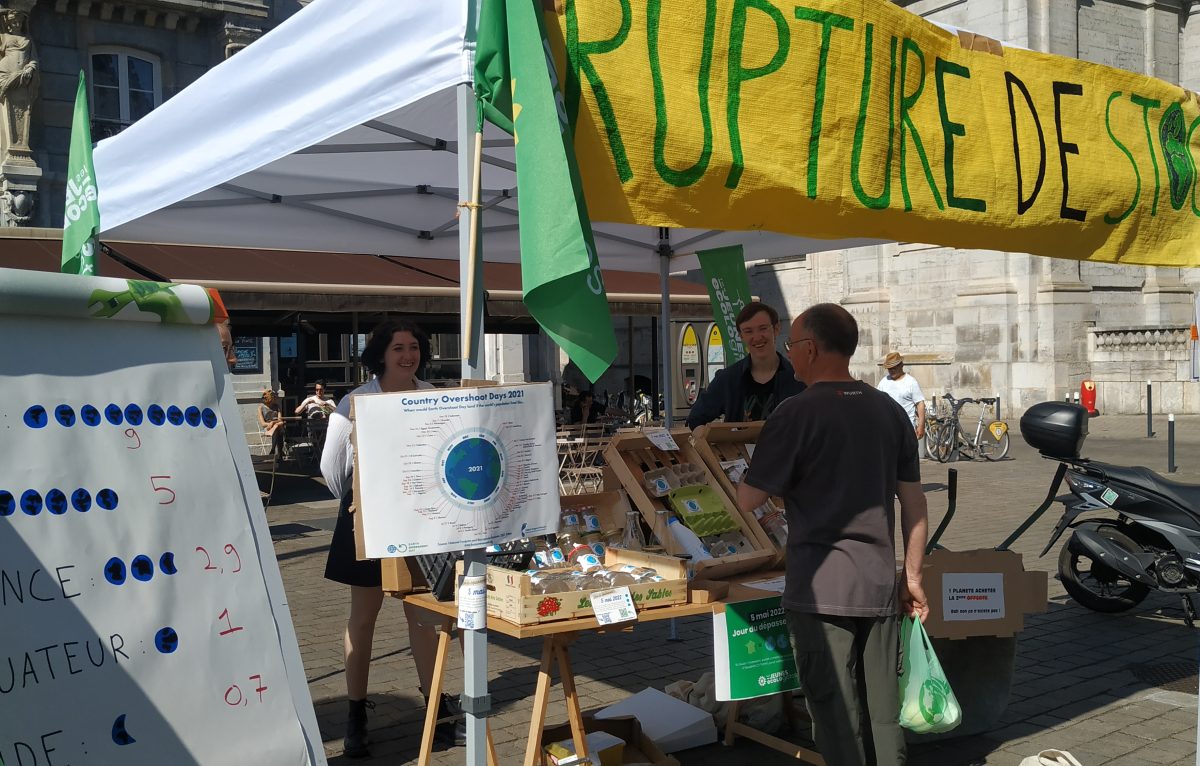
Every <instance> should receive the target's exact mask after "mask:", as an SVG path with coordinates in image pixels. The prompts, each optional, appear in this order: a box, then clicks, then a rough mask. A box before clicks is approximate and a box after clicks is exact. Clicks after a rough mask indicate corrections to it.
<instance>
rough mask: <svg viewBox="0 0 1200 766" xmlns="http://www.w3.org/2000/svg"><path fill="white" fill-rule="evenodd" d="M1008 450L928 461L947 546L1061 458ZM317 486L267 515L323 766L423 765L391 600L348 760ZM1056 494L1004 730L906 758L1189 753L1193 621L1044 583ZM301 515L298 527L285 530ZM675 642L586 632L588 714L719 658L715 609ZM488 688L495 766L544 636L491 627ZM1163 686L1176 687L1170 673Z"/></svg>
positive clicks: (459, 753)
mask: <svg viewBox="0 0 1200 766" xmlns="http://www.w3.org/2000/svg"><path fill="white" fill-rule="evenodd" d="M1013 425H1014V433H1013V437H1014V439H1013V444H1012V449H1011V452H1010V458H1009V459H1006V460H1004V461H1001V462H999V463H983V462H979V463H960V464H957V465H953V466H944V465H938V464H936V463H930V462H925V463H923V471H924V476H925V483H926V489H927V492H928V496H929V501H930V519H931V528H933V527H936V525H937V523H938V522H939V521H940V520H941V519H942V517H943V516H944V515H945V512H946V506H947V496H946V491H945V482H946V477H947V473H946V471H947V469H948V468H951V467H953V468H956V469H957V471H958V477H959V493H958V506H957V513H956V515H955V518H954V519H953V521H952V522H951V524H950V525H949V527H948V530H947V533H946V535H945V537H944V538H943V543H944V544H945V545H946V546H947V547H948V548H950V549H952V550H966V549H971V548H980V547H993V546H995V545H997V544H998V543H999V542H1000V541H1001V540H1003V539H1004V538H1005V537H1006V536H1007V535H1008V533H1010V532H1011V531H1012V530H1014V529H1015V528H1016V527H1017V525H1018V524H1019V523H1020V522H1021V521H1022V520H1023V519H1024V518H1025V517H1026V516H1027V515H1028V514H1029V513H1030V512H1031V511H1032V510H1033V509H1034V508H1035V507H1037V505H1038V504H1039V503H1040V502H1041V500H1042V498H1043V497H1044V496H1045V494H1046V491H1047V489H1048V487H1049V484H1050V481H1051V478H1052V477H1053V473H1054V469H1055V464H1054V463H1053V462H1051V461H1047V460H1044V459H1042V458H1040V457H1039V456H1038V455H1037V454H1036V452H1034V451H1033V450H1032V449H1030V448H1029V447H1028V446H1026V445H1025V443H1024V442H1023V441H1022V440H1021V439H1020V438H1018V437H1017V434H1016V433H1015V430H1016V429H1015V423H1014V424H1013ZM1176 425H1177V457H1176V462H1177V463H1178V465H1179V466H1180V467H1179V471H1178V473H1176V474H1175V475H1174V476H1172V477H1171V478H1174V479H1176V480H1178V481H1185V482H1194V483H1200V418H1181V419H1180V421H1179V422H1178V423H1177V424H1176ZM1155 427H1156V429H1157V431H1158V435H1157V437H1156V438H1153V439H1148V438H1146V421H1145V418H1144V417H1141V418H1139V417H1132V416H1130V417H1100V418H1096V419H1093V420H1092V421H1091V436H1090V437H1089V439H1088V442H1087V444H1086V446H1085V449H1084V454H1086V455H1089V456H1091V457H1093V458H1095V459H1098V460H1104V461H1107V462H1112V463H1119V464H1125V465H1146V466H1149V467H1151V468H1153V469H1154V470H1156V471H1159V472H1160V473H1165V472H1166V464H1167V456H1166V450H1167V446H1166V444H1167V439H1166V435H1167V424H1166V419H1165V418H1159V419H1157V421H1156V423H1155ZM326 497H327V495H326V493H325V490H324V487H323V486H321V484H320V483H319V481H317V480H314V479H311V478H308V477H306V476H303V475H301V474H296V475H294V476H281V477H280V479H279V481H278V483H277V485H276V493H275V498H274V500H273V505H272V506H271V507H270V508H269V509H268V518H269V520H270V523H271V525H272V529H273V532H274V533H275V536H276V542H275V549H276V552H277V554H278V557H279V562H280V567H281V569H282V572H283V580H284V584H285V587H286V589H287V592H288V596H289V599H290V602H291V606H292V610H293V611H292V615H293V620H294V622H295V625H296V633H297V635H298V637H299V641H300V651H301V654H302V656H303V659H304V664H305V668H306V671H307V674H308V679H309V687H310V689H311V691H312V698H313V702H314V704H315V706H316V711H317V717H318V720H319V723H320V727H321V732H322V734H323V738H324V740H325V751H326V753H327V754H328V755H329V757H330V763H332V764H343V763H368V764H385V763H386V764H415V763H416V761H417V757H416V754H417V749H418V745H419V741H420V734H421V725H422V715H423V711H422V709H421V707H420V704H421V697H420V694H419V692H418V691H417V681H416V676H415V672H414V668H413V665H412V661H411V659H410V657H409V650H408V639H407V633H406V628H405V623H404V620H403V613H402V610H401V609H400V605H399V604H398V603H393V602H388V603H385V604H384V609H383V612H382V614H381V615H380V620H379V625H378V628H377V631H376V638H375V660H374V663H373V665H372V675H371V698H372V699H373V700H375V701H376V703H377V707H376V709H375V711H374V714H373V715H372V717H371V736H372V740H373V742H374V745H373V748H372V751H373V758H371V759H368V760H365V761H350V760H348V759H345V758H344V757H342V756H341V735H342V727H343V722H344V720H345V719H344V715H345V702H344V694H345V687H344V680H343V677H342V670H341V665H342V648H341V635H342V628H343V624H344V620H345V618H346V615H347V611H348V599H347V594H346V592H345V589H344V588H343V587H342V586H339V585H336V584H334V583H330V582H328V581H326V580H325V579H323V577H322V572H323V567H324V563H325V551H326V548H327V546H328V544H329V540H330V537H331V532H330V531H329V530H332V528H333V517H334V515H335V513H336V508H335V506H334V503H333V501H331V500H326V499H325V498H326ZM1060 508H1061V506H1058V505H1057V504H1056V505H1055V506H1053V507H1052V508H1051V509H1050V510H1049V511H1047V512H1046V514H1045V515H1044V516H1043V518H1042V519H1041V520H1040V521H1038V523H1037V524H1035V525H1034V526H1033V527H1032V528H1031V529H1030V530H1029V531H1028V532H1027V533H1026V534H1025V535H1024V537H1022V538H1021V539H1020V540H1019V541H1018V542H1017V543H1016V544H1015V545H1014V546H1013V549H1014V550H1016V551H1018V552H1020V553H1022V554H1023V555H1024V557H1025V566H1026V568H1027V569H1041V570H1045V571H1048V572H1051V579H1050V594H1049V595H1050V604H1049V610H1048V612H1047V613H1045V614H1041V615H1035V616H1032V617H1030V618H1028V619H1027V620H1026V629H1025V630H1024V632H1022V633H1020V634H1019V641H1018V643H1017V655H1016V662H1015V671H1014V675H1013V683H1012V689H1011V694H1010V698H1009V703H1008V707H1007V709H1006V711H1005V713H1004V714H1003V716H1002V717H1001V719H1000V720H999V722H998V723H997V725H996V727H995V728H994V729H993V730H991V731H988V732H986V733H984V734H981V735H975V736H969V737H960V738H957V739H951V740H946V741H940V742H920V743H918V744H914V745H913V746H912V747H911V748H910V761H909V762H910V763H911V764H914V766H967V765H972V766H973V765H976V764H979V765H982V764H988V765H989V766H990V765H992V764H995V765H997V766H999V765H1001V764H1003V765H1005V766H1016V765H1017V764H1018V763H1019V762H1020V760H1021V759H1022V758H1023V757H1024V756H1028V755H1032V754H1035V753H1037V752H1038V751H1040V750H1043V749H1047V748H1060V749H1067V750H1070V751H1071V752H1072V753H1073V754H1074V755H1075V756H1076V757H1077V758H1078V759H1079V760H1080V762H1081V763H1083V764H1084V766H1101V764H1109V765H1110V766H1126V765H1129V766H1132V765H1133V764H1137V765H1138V766H1142V765H1144V764H1171V765H1172V766H1175V765H1178V766H1182V765H1183V764H1189V765H1190V764H1193V763H1198V761H1197V759H1196V736H1197V731H1196V722H1197V709H1196V708H1197V698H1196V688H1197V678H1196V671H1197V637H1198V635H1200V634H1198V633H1197V632H1195V631H1193V630H1190V629H1188V628H1187V627H1186V626H1185V625H1184V623H1183V619H1182V610H1181V608H1180V604H1179V601H1178V599H1177V598H1172V597H1166V596H1160V595H1152V596H1151V597H1150V598H1148V599H1147V600H1146V601H1145V602H1143V604H1141V605H1140V606H1139V607H1137V608H1136V609H1134V610H1131V611H1130V612H1126V613H1123V614H1115V615H1110V614H1098V613H1094V612H1091V611H1088V610H1086V609H1084V608H1082V607H1080V606H1078V605H1077V604H1075V603H1074V602H1073V601H1071V600H1070V599H1068V598H1067V597H1066V595H1065V593H1064V591H1063V589H1062V586H1061V584H1060V583H1059V582H1058V581H1057V580H1056V579H1054V575H1053V573H1054V571H1055V567H1056V561H1057V553H1058V546H1056V547H1055V549H1054V550H1052V551H1051V552H1050V553H1049V554H1047V555H1046V556H1045V557H1044V558H1037V554H1038V553H1039V552H1040V551H1041V548H1042V547H1043V546H1044V544H1045V542H1046V540H1047V539H1048V536H1049V532H1050V530H1051V528H1052V527H1053V525H1054V522H1055V521H1056V520H1057V518H1058V515H1059V509H1060ZM294 525H298V526H294ZM677 628H678V635H679V637H680V640H679V641H677V642H672V641H669V640H668V626H667V624H666V623H661V622H656V623H649V624H647V625H645V626H643V627H639V628H637V629H636V630H634V631H633V632H631V633H628V634H620V635H612V636H605V637H598V636H593V635H587V636H584V637H582V638H581V639H580V640H579V641H578V642H577V643H576V644H575V647H574V649H573V655H572V656H573V661H574V666H575V669H576V673H577V675H578V681H579V693H580V695H581V697H582V704H583V707H584V709H585V710H587V709H589V708H593V707H598V706H603V705H606V704H608V703H611V702H614V701H616V700H619V699H622V698H623V697H625V696H627V695H628V694H630V693H633V692H636V691H639V690H641V689H643V688H645V687H647V686H653V687H657V688H662V687H663V686H665V685H666V684H668V683H670V682H672V681H675V680H678V679H687V680H695V679H697V678H698V677H699V676H700V675H701V673H703V672H704V671H705V670H708V669H711V667H712V632H711V620H710V619H709V618H703V617H696V618H689V619H687V620H681V621H679V622H678V624H677ZM489 640H490V652H489V659H488V663H489V666H488V671H489V690H490V692H491V693H492V695H493V698H494V714H493V718H492V725H493V733H494V738H495V742H496V745H497V750H498V754H499V758H500V762H501V763H504V764H508V763H517V762H519V759H520V758H521V756H522V755H523V752H524V744H525V736H526V733H527V731H528V725H529V697H530V696H531V695H532V692H533V686H534V682H535V673H536V665H537V663H538V659H539V657H540V650H541V645H540V642H538V641H535V640H529V641H524V642H519V641H515V640H512V639H508V638H506V637H504V636H499V635H494V634H493V635H491V636H490V639H489ZM461 678H462V675H461V658H459V659H458V660H454V661H452V664H451V668H450V670H449V672H448V684H449V691H451V692H454V693H457V692H459V691H461ZM1172 682H1173V683H1172ZM561 702H562V697H561V692H560V690H559V688H558V687H556V688H555V694H554V695H552V697H551V703H550V712H549V715H548V719H549V722H550V723H554V722H556V721H562V720H563V719H564V718H565V711H564V708H563V707H562V704H561ZM676 756H677V757H678V758H679V760H680V762H681V763H683V764H685V766H708V765H709V764H718V763H722V764H723V763H727V762H729V761H730V760H731V759H736V760H738V761H743V762H745V761H747V760H749V759H753V761H754V762H755V763H756V765H757V766H770V765H771V764H786V763H794V761H792V760H791V759H788V758H786V757H785V756H783V755H781V754H779V753H776V752H775V751H772V750H769V749H767V748H764V747H761V746H759V745H757V744H755V743H753V742H750V741H748V740H744V739H741V740H738V742H737V743H736V744H735V745H734V746H733V747H732V748H726V747H724V746H722V745H719V744H717V745H710V746H707V747H703V748H696V749H693V750H689V751H684V752H681V753H677V754H676ZM465 758H466V750H465V749H464V748H457V749H450V750H444V751H441V752H437V753H435V757H434V763H435V764H458V763H463V762H464V761H465Z"/></svg>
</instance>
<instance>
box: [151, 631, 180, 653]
mask: <svg viewBox="0 0 1200 766" xmlns="http://www.w3.org/2000/svg"><path fill="white" fill-rule="evenodd" d="M154 646H155V648H156V649H158V650H159V651H160V652H162V653H163V654H171V653H172V652H174V651H175V650H176V649H178V648H179V634H178V633H176V632H175V629H174V628H163V629H162V630H160V631H158V632H157V633H155V634H154Z"/></svg>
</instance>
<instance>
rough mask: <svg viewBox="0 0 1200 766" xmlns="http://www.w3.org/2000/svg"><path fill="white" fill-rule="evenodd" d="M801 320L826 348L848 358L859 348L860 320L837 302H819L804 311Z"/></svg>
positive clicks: (819, 343) (822, 346)
mask: <svg viewBox="0 0 1200 766" xmlns="http://www.w3.org/2000/svg"><path fill="white" fill-rule="evenodd" d="M800 322H801V326H803V327H804V329H805V330H807V331H808V332H809V333H810V334H811V335H812V337H813V338H814V339H815V340H816V342H817V344H818V345H820V347H821V348H823V349H824V350H826V351H831V352H833V353H835V354H841V355H842V356H844V357H846V358H847V359H848V358H850V357H852V356H854V351H855V349H857V348H858V322H857V321H856V320H855V319H854V316H853V315H852V314H851V313H850V312H849V311H847V310H846V309H844V308H842V307H841V306H839V305H837V304H836V303H818V304H817V305H815V306H811V307H809V308H808V309H807V310H806V311H805V312H804V314H803V318H802V319H801V320H800Z"/></svg>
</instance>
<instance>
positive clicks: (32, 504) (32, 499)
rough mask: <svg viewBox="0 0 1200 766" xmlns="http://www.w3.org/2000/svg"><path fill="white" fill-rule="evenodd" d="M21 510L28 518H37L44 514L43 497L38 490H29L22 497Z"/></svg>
mask: <svg viewBox="0 0 1200 766" xmlns="http://www.w3.org/2000/svg"><path fill="white" fill-rule="evenodd" d="M21 510H22V511H24V512H25V514H26V515H27V516H37V515H38V514H39V513H41V512H42V496H41V495H39V494H38V491H37V490H36V489H27V490H25V492H24V493H22V495H21Z"/></svg>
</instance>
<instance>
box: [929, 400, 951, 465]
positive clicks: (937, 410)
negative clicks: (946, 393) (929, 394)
mask: <svg viewBox="0 0 1200 766" xmlns="http://www.w3.org/2000/svg"><path fill="white" fill-rule="evenodd" d="M950 415H951V413H950V407H949V406H947V404H946V399H945V397H943V398H942V399H941V401H939V400H938V398H937V397H936V396H935V397H933V404H932V405H931V406H930V407H927V408H926V410H925V454H926V455H929V457H931V458H933V459H934V460H936V461H938V462H939V463H945V462H947V461H948V460H949V458H950V455H949V451H950V445H951V444H952V441H951V439H950V438H948V437H949V436H950V435H952V434H953V433H954V429H953V428H951V426H950Z"/></svg>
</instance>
